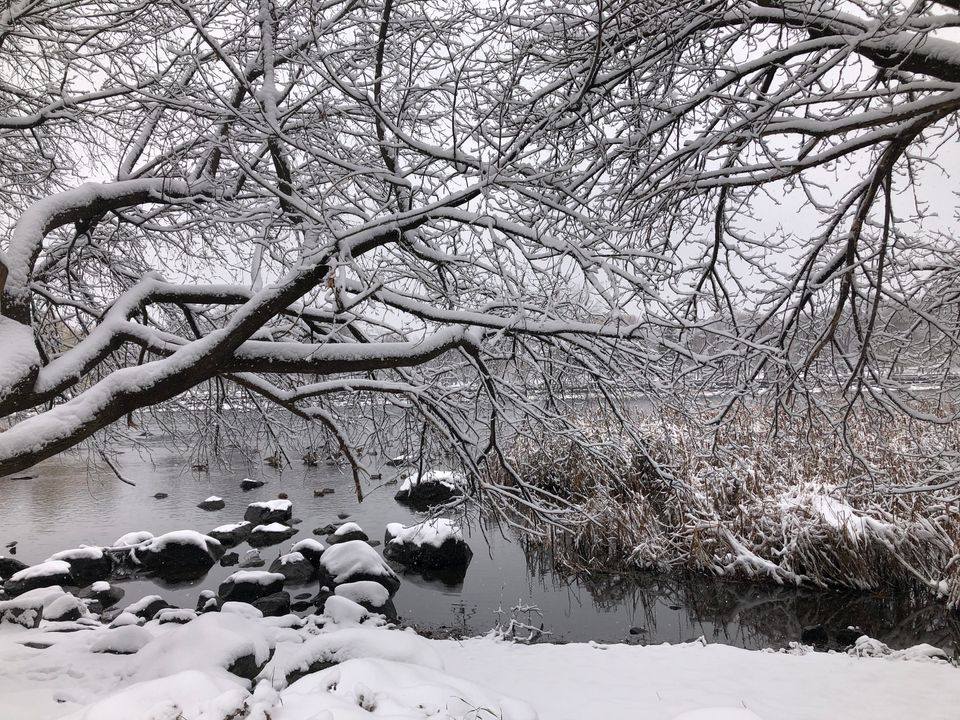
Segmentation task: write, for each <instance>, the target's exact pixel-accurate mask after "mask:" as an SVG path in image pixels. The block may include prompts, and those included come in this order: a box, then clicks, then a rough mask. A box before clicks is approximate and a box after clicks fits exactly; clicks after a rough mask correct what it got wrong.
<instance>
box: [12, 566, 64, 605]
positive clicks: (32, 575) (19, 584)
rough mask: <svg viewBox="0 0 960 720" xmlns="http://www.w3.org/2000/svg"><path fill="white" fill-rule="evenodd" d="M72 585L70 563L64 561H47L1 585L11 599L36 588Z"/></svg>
mask: <svg viewBox="0 0 960 720" xmlns="http://www.w3.org/2000/svg"><path fill="white" fill-rule="evenodd" d="M73 584H74V583H73V576H72V575H71V574H70V563H68V562H67V561H66V560H47V561H46V562H42V563H40V564H38V565H31V566H30V567H27V568H24V569H23V570H20V571H19V572H16V573H14V574H13V575H11V576H10V579H9V580H7V581H6V582H5V583H4V584H3V589H4V591H5V592H6V593H7V595H10V596H11V597H13V596H16V595H20V594H22V593H25V592H27V591H29V590H34V589H36V588H44V587H51V586H53V585H73Z"/></svg>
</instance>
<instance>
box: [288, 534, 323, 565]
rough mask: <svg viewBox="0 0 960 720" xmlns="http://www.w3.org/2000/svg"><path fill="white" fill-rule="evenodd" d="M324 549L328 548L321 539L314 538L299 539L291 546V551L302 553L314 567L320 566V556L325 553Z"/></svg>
mask: <svg viewBox="0 0 960 720" xmlns="http://www.w3.org/2000/svg"><path fill="white" fill-rule="evenodd" d="M324 550H326V546H324V544H323V543H322V542H320V541H319V540H314V539H313V538H306V539H304V540H299V541H297V542H295V543H294V544H293V545H292V546H291V547H290V552H298V553H300V554H301V555H303V556H304V557H305V558H306V559H307V560H308V561H309V562H310V564H311V565H313V566H314V567H319V566H320V557H321V556H322V555H323V551H324Z"/></svg>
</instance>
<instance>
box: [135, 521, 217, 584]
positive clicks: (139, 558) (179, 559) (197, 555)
mask: <svg viewBox="0 0 960 720" xmlns="http://www.w3.org/2000/svg"><path fill="white" fill-rule="evenodd" d="M223 552H224V550H223V545H221V544H220V543H219V542H217V541H216V540H214V539H213V538H212V537H210V536H209V535H203V534H201V533H198V532H195V531H193V530H178V531H176V532H171V533H166V534H165V535H160V536H159V537H155V538H153V539H151V540H148V541H146V542H144V543H142V544H140V545H137V546H135V547H133V548H132V549H131V550H130V556H131V559H132V560H133V561H134V562H135V563H136V564H137V565H140V566H141V567H143V568H144V569H145V570H149V571H151V572H154V573H156V574H157V575H159V576H160V577H162V578H164V579H170V580H181V579H193V578H198V577H201V576H203V575H204V574H205V573H206V572H207V570H209V569H210V568H211V567H212V566H213V564H214V563H216V562H217V560H219V559H220V557H221V556H222V555H223Z"/></svg>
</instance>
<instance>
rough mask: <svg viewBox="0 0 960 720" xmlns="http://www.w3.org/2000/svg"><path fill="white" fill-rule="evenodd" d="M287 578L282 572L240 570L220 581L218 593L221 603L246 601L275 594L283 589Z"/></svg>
mask: <svg viewBox="0 0 960 720" xmlns="http://www.w3.org/2000/svg"><path fill="white" fill-rule="evenodd" d="M285 581H286V578H285V577H284V576H283V575H281V574H280V573H274V572H265V571H263V570H238V571H237V572H235V573H233V575H230V576H229V577H228V578H227V579H226V580H224V581H223V582H222V583H220V587H219V588H218V589H217V595H218V596H219V598H220V601H221V603H225V602H246V603H252V602H253V601H254V600H258V599H259V598H262V597H266V596H267V595H273V594H274V593H278V592H280V591H281V590H283V584H284V582H285Z"/></svg>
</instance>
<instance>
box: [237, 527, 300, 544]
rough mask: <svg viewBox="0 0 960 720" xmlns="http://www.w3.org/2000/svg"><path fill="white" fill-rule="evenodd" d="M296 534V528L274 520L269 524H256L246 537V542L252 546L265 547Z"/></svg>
mask: <svg viewBox="0 0 960 720" xmlns="http://www.w3.org/2000/svg"><path fill="white" fill-rule="evenodd" d="M296 534H297V529H296V528H292V527H289V526H287V525H283V524H282V523H276V522H275V523H270V524H269V525H257V526H256V527H255V528H254V529H253V531H252V532H251V533H250V537H248V538H247V542H248V543H249V544H250V545H251V546H253V547H265V546H267V545H276V544H277V543H281V542H283V541H284V540H288V539H289V538H291V537H293V536H294V535H296Z"/></svg>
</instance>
